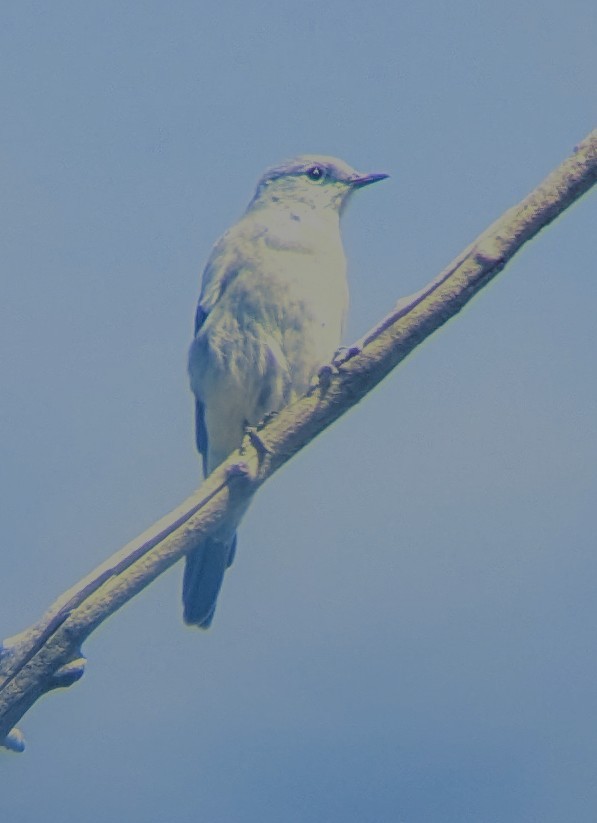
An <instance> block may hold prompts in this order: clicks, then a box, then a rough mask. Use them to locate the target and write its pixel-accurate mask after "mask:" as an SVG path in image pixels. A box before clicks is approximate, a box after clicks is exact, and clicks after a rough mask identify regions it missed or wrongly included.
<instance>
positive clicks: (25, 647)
mask: <svg viewBox="0 0 597 823" xmlns="http://www.w3.org/2000/svg"><path fill="white" fill-rule="evenodd" d="M595 182H597V130H595V131H593V132H591V133H590V134H589V135H588V136H587V137H586V138H585V139H584V140H583V141H582V143H580V144H579V145H578V146H577V147H576V149H575V151H574V153H573V154H572V155H571V156H570V157H568V158H567V159H566V160H565V161H564V162H563V163H562V164H561V165H560V166H559V167H558V168H557V169H555V170H554V171H553V172H552V173H551V174H550V175H549V176H548V177H547V178H546V179H545V180H544V181H543V182H542V183H541V184H540V185H539V186H538V187H537V188H536V189H535V190H534V191H532V192H531V193H530V194H529V195H528V196H527V197H526V198H525V199H524V200H523V201H522V202H520V203H519V204H518V205H516V206H514V207H512V208H511V209H509V210H508V211H507V212H506V213H505V214H504V215H503V216H502V217H501V218H500V219H499V220H497V221H496V222H495V223H493V225H491V226H490V227H489V228H488V229H487V230H486V231H485V232H483V234H481V235H480V236H479V237H478V238H477V239H476V240H475V241H474V242H473V243H472V244H471V245H470V246H468V248H466V249H465V250H464V251H463V252H462V253H461V254H460V255H459V256H458V257H457V258H456V259H455V260H454V261H453V262H452V263H450V265H449V266H447V268H446V269H444V271H442V272H441V273H440V274H439V275H438V276H437V277H436V278H435V279H434V280H433V281H431V283H429V284H428V285H427V286H426V287H425V288H424V289H422V290H421V291H420V292H418V293H417V294H415V295H412V296H411V297H409V298H404V299H402V300H400V301H399V303H398V304H397V305H396V306H395V307H394V309H393V310H392V311H391V312H390V313H389V314H388V315H387V316H386V317H385V318H384V319H383V320H382V321H381V322H380V323H379V324H378V325H377V326H376V327H375V328H373V329H372V330H371V331H370V332H369V333H368V334H366V335H365V337H364V338H362V340H360V341H359V342H358V343H357V344H355V345H354V346H352V347H351V348H349V349H346V350H344V351H343V352H342V353H340V354H339V355H338V356H337V358H336V360H335V362H334V363H333V364H331V365H330V366H327V367H324V369H322V372H321V374H320V377H319V380H318V382H317V384H316V385H314V386H313V387H312V388H311V390H310V391H309V392H308V393H307V394H306V395H305V396H304V397H302V398H301V399H300V400H298V401H297V402H296V403H294V404H293V405H292V406H290V407H288V408H286V409H284V410H283V411H282V412H280V414H278V415H275V416H274V417H272V418H271V419H269V420H267V421H264V422H263V423H262V424H260V425H259V426H258V427H257V429H255V430H253V431H251V432H248V433H247V436H246V437H245V440H244V442H243V444H242V447H241V449H240V450H238V451H237V452H234V453H233V454H232V455H230V457H229V458H228V459H227V460H226V461H225V463H223V464H222V465H221V466H220V467H219V468H218V469H216V471H215V472H213V473H212V474H211V475H210V477H208V478H207V479H206V481H205V482H204V483H203V484H202V485H201V487H200V488H199V489H198V490H197V491H196V492H195V493H194V494H193V495H191V497H189V498H187V500H185V501H184V502H183V503H182V504H181V505H180V506H179V507H178V508H177V509H175V510H174V511H172V512H171V513H170V514H168V515H166V516H165V517H164V518H162V519H161V520H159V521H158V522H157V523H155V524H154V525H153V526H152V527H151V528H150V529H148V530H147V531H146V532H144V533H143V534H142V535H140V536H139V537H138V538H136V539H135V540H134V541H132V542H131V543H129V544H128V545H127V546H125V547H124V548H123V549H122V550H121V551H119V552H118V553H117V554H115V555H113V556H112V557H111V558H109V559H108V560H107V561H106V562H105V563H103V564H102V565H101V566H100V567H98V568H97V569H95V570H94V571H93V572H92V573H91V574H90V575H88V576H87V577H86V578H85V579H83V580H81V581H80V582H79V583H77V584H76V585H75V586H74V587H73V588H72V589H70V590H69V591H67V592H66V593H65V594H63V595H62V596H61V597H60V598H59V599H58V600H57V601H56V602H55V603H54V604H53V605H52V606H51V607H50V609H49V610H48V611H47V612H46V614H45V615H44V616H43V617H42V618H41V619H40V620H39V621H38V622H37V623H36V624H34V625H33V626H31V627H29V628H28V629H26V630H25V631H24V632H22V633H21V634H19V635H16V636H15V637H12V638H9V639H8V640H6V641H5V642H4V644H2V646H0V741H2V743H0V745H4V746H5V747H6V748H8V749H12V750H13V751H22V750H23V748H24V741H23V736H22V734H21V732H20V731H19V730H18V729H16V728H14V725H15V723H17V722H18V721H19V720H20V718H21V717H22V716H23V715H24V714H25V712H26V711H27V710H28V709H29V708H30V707H31V706H32V705H33V704H34V703H35V701H36V700H37V699H38V698H39V697H40V696H41V695H42V694H44V693H46V692H48V691H51V690H52V689H55V688H58V687H64V686H69V685H71V684H72V683H74V682H75V681H76V680H78V679H79V678H80V677H81V676H82V675H83V672H84V666H85V659H84V657H83V655H82V653H81V645H82V643H83V642H84V640H85V639H86V638H87V637H88V636H89V635H90V634H91V632H92V631H93V630H94V629H95V628H96V627H97V626H98V625H99V624H100V623H101V622H102V621H104V620H105V619H106V618H107V617H109V616H110V615H111V614H113V613H114V612H115V611H116V610H117V609H119V608H120V606H122V605H124V603H126V602H127V601H128V600H130V599H131V598H132V597H134V596H135V595H136V594H138V593H139V592H140V591H141V590H142V589H143V588H145V586H147V585H149V583H151V582H152V581H153V580H154V579H155V578H156V577H157V576H158V575H159V574H161V573H162V572H163V571H165V570H166V569H167V568H169V567H170V566H171V565H172V564H173V563H175V562H176V561H177V560H179V559H180V558H181V557H182V555H183V554H186V553H187V552H188V551H190V550H191V549H192V548H194V547H195V546H196V545H197V543H198V542H199V541H200V540H202V539H203V538H204V537H205V536H206V535H208V534H209V533H211V532H212V531H214V530H215V529H216V528H217V527H218V526H219V525H220V524H221V523H222V521H223V520H224V519H225V518H231V519H234V518H235V517H238V515H239V513H240V512H241V511H243V510H244V507H245V505H246V502H247V501H248V499H249V498H250V497H251V496H252V495H253V494H255V492H256V491H257V489H258V488H259V487H260V486H261V485H262V484H263V483H264V482H265V481H266V480H267V479H268V478H269V477H270V476H271V475H272V474H273V473H274V472H275V471H276V470H277V469H278V468H279V467H280V466H281V465H282V464H283V463H285V462H286V461H287V460H289V459H290V458H291V457H292V456H293V455H294V454H296V452H297V451H299V450H300V449H301V448H303V446H305V445H306V444H307V443H309V442H310V441H311V440H312V439H313V438H314V437H315V436H316V435H317V434H319V433H320V432H321V431H323V430H324V429H325V428H327V427H328V426H329V425H330V424H331V423H333V422H334V421H335V420H336V419H337V418H338V417H340V415H342V414H344V413H345V412H346V411H347V410H348V409H349V408H351V407H352V406H353V405H355V404H356V403H358V402H359V401H360V400H361V399H362V398H363V397H364V396H365V395H366V394H367V392H369V391H370V390H371V389H372V388H373V387H374V386H375V385H377V383H379V382H380V381H381V380H383V378H384V377H385V376H386V375H387V374H388V373H389V372H390V371H391V370H392V369H393V368H394V367H395V366H397V365H398V363H400V362H401V361H402V360H404V358H405V357H407V355H408V354H410V353H411V352H412V351H413V350H414V349H415V348H416V347H417V346H418V345H419V344H420V343H421V342H422V341H423V340H425V339H426V338H427V337H429V335H431V334H432V333H433V332H434V331H436V330H437V329H438V328H439V327H440V326H442V325H443V324H444V323H445V322H446V321H447V320H449V319H450V318H451V317H454V315H456V314H457V313H458V312H459V311H460V309H461V308H462V307H463V306H464V305H466V303H468V302H469V300H471V298H472V297H474V295H475V294H477V292H479V291H480V290H481V289H482V288H483V287H484V286H485V285H486V284H487V283H489V281H490V280H492V279H493V278H494V277H495V276H496V275H497V274H498V273H499V272H500V271H501V270H502V269H503V268H504V266H505V265H506V264H507V262H508V261H509V260H510V259H511V258H512V257H513V256H514V254H515V253H516V252H517V251H518V249H520V247H521V246H522V245H523V244H524V243H526V242H527V241H528V240H530V239H531V238H532V237H534V236H535V235H536V234H537V233H538V232H539V231H540V230H541V229H542V228H544V227H545V226H547V225H548V224H549V223H551V221H552V220H554V219H555V218H556V217H557V216H558V215H559V214H561V213H562V212H563V211H564V210H565V209H566V208H568V206H570V205H571V204H572V203H573V202H575V201H576V200H578V199H579V198H580V197H581V196H582V195H583V194H584V193H585V192H587V191H588V190H589V189H590V188H591V187H592V186H593V185H594V184H595Z"/></svg>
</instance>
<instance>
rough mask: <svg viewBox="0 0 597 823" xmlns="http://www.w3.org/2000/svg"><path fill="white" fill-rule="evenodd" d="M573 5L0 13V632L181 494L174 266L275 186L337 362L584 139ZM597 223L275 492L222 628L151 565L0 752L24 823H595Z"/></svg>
mask: <svg viewBox="0 0 597 823" xmlns="http://www.w3.org/2000/svg"><path fill="white" fill-rule="evenodd" d="M596 28H597V14H596V12H595V7H594V4H593V3H592V2H589V0H587V1H586V2H585V1H584V0H571V2H570V3H568V4H565V5H564V4H560V3H553V2H547V3H545V2H541V3H540V2H538V0H528V1H527V2H524V0H523V2H520V0H517V2H514V0H504V2H502V3H501V4H488V3H478V2H475V3H473V2H461V3H458V4H447V3H442V2H437V0H430V1H429V2H424V3H409V2H405V3H400V4H398V3H394V2H382V0H372V2H370V3H369V4H362V3H354V2H352V0H350V1H349V2H343V3H340V2H328V3H320V2H319V3H315V2H311V0H305V1H304V2H302V3H300V4H291V3H287V2H285V0H282V2H273V0H270V2H264V1H263V0H258V1H257V2H255V3H253V4H241V3H238V2H236V3H234V2H220V3H218V4H209V5H208V4H204V3H197V2H184V1H182V2H177V3H172V4H166V3H159V2H143V3H141V2H127V3H115V2H103V3H97V2H85V3H76V2H62V1H61V0H55V2H52V3H41V2H26V0H21V1H20V2H10V1H9V2H6V3H4V4H3V6H2V9H1V11H0V77H1V78H2V80H1V81H0V100H1V105H2V123H1V125H0V164H1V166H0V168H1V174H2V178H3V192H4V196H3V197H2V198H1V199H0V209H1V216H0V237H1V244H2V250H3V271H4V275H3V279H2V301H1V302H0V351H1V353H2V356H1V358H0V381H1V385H2V388H3V394H2V403H1V405H0V423H1V425H0V463H1V466H2V469H1V472H0V487H1V489H2V507H1V508H2V524H3V546H4V548H3V551H2V573H1V575H0V625H1V627H2V630H1V632H0V634H2V635H4V636H7V635H10V634H13V633H14V632H16V631H18V630H20V629H22V628H24V627H25V626H26V625H28V624H29V623H31V622H32V621H34V620H35V619H36V618H37V617H38V616H39V615H40V614H41V613H42V612H43V610H44V609H45V608H46V606H47V605H48V604H49V603H50V602H51V601H52V600H53V599H54V598H55V597H56V596H57V595H58V594H59V593H60V592H62V591H63V590H64V589H66V588H67V587H69V586H70V585H71V584H72V583H73V582H74V581H75V580H77V579H78V578H79V577H81V576H82V575H84V574H85V573H86V572H87V571H88V570H89V569H91V568H92V567H93V566H95V565H96V564H97V563H99V562H100V561H101V560H103V559H104V557H105V556H107V555H108V554H110V553H111V552H113V551H114V550H116V549H117V548H119V547H120V546H121V545H122V544H124V543H125V542H126V541H127V540H129V539H131V538H132V537H134V536H135V535H136V534H137V533H139V532H140V531H142V530H143V529H144V528H145V527H146V526H148V525H149V524H150V523H152V522H153V521H154V520H155V519H157V518H158V517H159V516H161V515H162V514H164V513H165V512H167V511H169V510H170V509H171V508H173V507H174V506H175V505H177V504H178V503H179V502H180V501H181V500H182V499H183V498H184V497H185V496H186V495H188V494H189V493H190V492H191V491H192V489H193V488H194V487H195V486H196V484H197V482H198V478H199V472H200V464H199V460H198V458H197V455H196V454H195V453H194V448H193V406H192V401H191V396H190V393H189V390H188V387H187V380H186V374H185V365H186V364H185V361H186V351H187V347H188V344H189V341H190V335H191V330H192V322H193V314H194V308H195V302H196V298H197V294H198V288H199V276H200V272H201V268H202V265H203V262H204V261H205V259H206V257H207V255H208V253H209V250H210V247H211V244H212V243H213V242H214V240H215V239H216V238H217V237H218V235H219V234H220V233H221V232H222V231H223V230H224V229H225V228H226V227H227V226H228V225H229V224H230V223H231V222H233V221H234V220H235V219H236V218H237V217H238V216H239V215H240V214H241V213H242V211H243V209H244V207H245V206H246V204H247V202H248V200H249V199H250V197H251V195H252V191H253V187H254V184H255V181H256V179H257V178H258V177H259V175H260V173H261V171H262V170H263V168H265V167H266V166H267V165H269V164H271V163H273V162H276V161H278V160H281V159H284V158H285V157H287V156H291V155H293V154H296V153H299V152H321V153H326V154H334V155H338V156H340V157H342V158H343V159H345V160H347V161H348V162H350V163H351V164H353V165H355V166H356V167H358V168H360V169H362V170H364V171H373V170H374V171H387V172H389V173H390V174H391V175H392V177H391V179H390V180H389V181H387V182H385V183H383V184H380V185H379V186H375V187H372V188H371V189H368V190H366V191H364V192H362V193H361V194H359V196H358V197H355V198H354V202H353V203H352V205H351V207H350V210H349V212H348V213H347V215H346V217H345V220H344V237H345V245H346V250H347V255H348V258H349V273H350V281H351V313H350V322H349V329H348V334H347V340H348V341H350V340H351V339H355V338H357V337H359V336H360V335H361V334H362V333H363V332H364V331H365V330H366V329H367V328H368V327H370V326H371V325H372V324H374V323H375V321H376V320H377V319H378V318H379V317H380V316H382V315H383V314H384V313H385V312H386V311H387V310H389V309H390V307H391V306H392V305H393V303H394V302H395V300H396V299H397V298H399V297H400V296H401V295H404V294H408V293H410V292H412V291H415V290H416V289H417V288H419V287H421V286H422V285H423V284H424V283H425V282H427V281H428V280H429V279H431V277H432V276H434V275H435V274H436V273H437V272H438V271H439V270H440V269H441V268H442V267H443V266H444V265H445V264H446V263H447V262H448V261H449V260H450V259H451V258H452V257H453V256H454V255H455V254H456V253H457V252H459V251H460V250H461V249H462V248H463V247H464V246H465V245H467V244H468V243H469V242H470V241H471V240H472V239H473V238H474V237H475V236H476V235H477V234H478V233H479V232H480V231H482V230H483V229H484V228H485V227H486V226H487V225H488V224H489V223H490V222H491V221H493V220H494V219H495V218H496V217H498V216H499V215H500V214H501V213H502V212H503V211H504V210H505V209H506V208H507V207H509V206H510V205H512V204H514V203H515V202H517V201H518V200H519V199H520V198H521V197H523V196H524V195H525V194H526V193H527V192H528V191H529V190H530V189H531V188H532V187H533V186H534V185H536V184H537V183H538V182H539V181H540V180H541V179H542V178H543V177H544V176H545V175H546V174H547V173H548V172H549V171H550V170H551V169H552V168H553V167H555V166H556V165H557V164H558V162H560V161H561V160H562V159H563V158H564V157H565V156H567V155H568V154H569V153H570V151H571V150H572V148H573V146H574V145H575V143H577V142H578V141H579V140H581V139H582V138H583V137H584V136H585V135H586V133H587V132H588V131H589V130H590V129H591V128H593V127H594V126H595V112H596V109H597V105H596V104H597V86H596V84H595V77H597V51H596V49H595V42H597V31H596ZM596 222H597V201H596V200H595V196H594V195H592V196H591V195H589V197H587V198H585V199H584V200H583V201H582V202H581V203H579V204H578V205H576V206H575V207H574V208H572V209H571V210H570V211H568V212H567V213H566V214H565V215H564V216H563V217H562V218H561V219H559V220H558V221H557V222H556V224H554V225H553V226H552V227H550V228H549V229H548V230H547V231H545V232H544V233H543V234H542V235H540V236H539V238H538V239H536V240H535V241H533V242H532V243H531V244H530V245H529V246H528V247H527V248H525V249H524V250H523V251H522V253H520V254H519V255H518V256H517V257H516V259H515V261H514V262H513V263H512V265H510V266H509V267H508V269H507V270H506V271H505V272H504V273H503V274H502V275H501V276H500V278H499V279H498V281H497V282H495V283H494V284H492V285H491V286H490V287H489V288H488V289H486V290H485V291H484V292H483V293H482V294H481V295H480V296H479V297H477V298H476V299H475V300H474V301H473V303H472V304H471V305H470V306H469V307H468V308H467V309H466V310H465V311H464V312H463V313H462V314H461V315H460V316H459V317H458V318H457V319H456V320H454V321H452V322H451V323H450V324H448V326H446V327H445V328H444V329H442V330H441V332H439V333H438V334H437V335H435V336H434V337H433V338H432V339H431V340H429V341H428V342H427V343H425V345H424V346H423V347H421V349H420V350H418V351H417V352H416V353H415V355H414V356H413V357H411V358H410V359H409V360H408V361H407V362H406V363H405V364H404V365H403V366H401V368H400V369H399V370H398V371H396V372H395V373H393V374H392V375H391V376H390V377H389V378H388V379H387V380H386V381H385V382H384V384H383V385H382V386H381V387H379V388H378V389H376V390H375V391H374V392H373V394H372V395H370V396H369V397H368V398H367V399H366V400H365V401H363V402H362V403H361V404H360V405H359V406H358V408H356V409H355V410H353V411H352V412H351V413H350V414H349V415H347V416H346V417H345V418H343V419H342V420H341V421H339V422H338V423H337V424H336V425H335V426H334V427H333V428H332V429H331V430H330V431H328V432H327V433H326V434H325V435H323V436H322V437H321V438H319V439H318V440H317V441H316V442H315V443H313V444H312V445H311V446H310V447H309V448H308V449H306V450H305V451H304V452H303V453H301V454H300V455H299V456H298V457H297V458H296V459H295V460H293V461H292V462H291V463H290V464H289V465H288V466H287V467H285V468H284V470H283V471H281V472H280V473H279V474H278V476H276V477H275V479H274V480H273V482H271V483H270V484H268V485H267V486H266V487H264V489H263V490H262V492H261V493H260V495H259V497H258V498H257V499H256V500H255V502H254V505H253V507H252V508H251V510H250V512H249V514H248V515H247V517H246V519H245V521H244V522H243V525H242V529H241V532H240V539H239V550H238V554H237V559H236V561H235V564H234V567H233V568H232V569H231V571H230V573H229V574H228V575H227V579H226V582H225V586H224V590H223V592H222V595H221V598H220V602H219V607H218V612H217V615H216V619H215V621H214V625H213V627H212V629H210V631H209V632H207V633H199V632H197V631H193V630H190V629H187V628H184V627H183V625H182V622H181V608H180V602H179V601H180V591H179V589H180V575H181V569H180V568H175V569H173V570H171V571H170V572H169V573H167V574H166V575H164V576H163V577H162V578H161V579H160V580H158V581H157V582H156V583H155V585H153V586H152V587H150V588H149V589H148V590H147V591H146V592H144V593H143V594H141V595H140V596H139V597H137V598H136V599H135V600H134V601H133V602H132V603H130V604H129V605H128V606H127V607H125V608H124V609H123V610H122V611H121V612H119V613H118V614H117V615H116V616H115V617H113V618H112V619H110V620H109V621H108V622H107V623H106V624H105V625H104V626H103V627H101V628H100V630H98V631H97V632H96V633H95V634H94V635H93V636H92V638H91V639H90V640H89V642H88V643H87V644H86V646H85V652H86V653H87V655H88V657H89V663H88V671H87V674H86V675H85V678H84V679H83V680H82V681H81V683H79V684H77V685H76V686H75V687H73V688H72V689H70V690H69V691H67V692H64V693H57V694H54V695H52V696H50V697H48V698H47V699H45V700H43V701H41V702H40V703H38V704H37V705H36V706H35V708H34V709H33V710H32V711H31V712H30V713H29V714H28V715H27V717H26V718H25V719H24V721H23V724H22V725H23V728H24V731H25V733H26V736H27V740H28V749H27V751H26V753H25V754H24V755H23V756H21V757H16V756H9V755H6V756H4V757H0V780H1V785H2V789H1V791H0V817H2V819H6V820H11V821H14V822H15V823H33V822H34V821H35V822H37V821H38V820H40V819H43V820H44V821H45V823H54V821H56V822H57V821H61V823H70V821H75V820H81V819H85V820H86V821H87V822H88V823H96V821H98V822H99V821H105V820H110V819H122V820H127V821H128V823H154V821H155V822H156V823H157V821H163V820H169V819H176V820H178V821H180V823H187V821H189V822H190V821H196V820H205V821H209V822H210V823H229V822H230V821H234V823H237V821H238V823H254V821H255V823H257V821H258V822H259V823H270V821H271V823H274V821H276V823H278V822H279V821H284V822H285V823H303V821H326V823H336V821H338V822H339V821H342V823H353V821H354V823H357V822H358V823H363V821H376V823H378V822H380V823H386V821H387V823H428V822H429V821H432V822H433V823H434V821H441V823H451V822H452V821H454V823H468V822H469V821H470V823H498V821H499V823H502V821H503V822H504V823H510V821H525V823H526V821H541V823H550V821H553V822H554V823H555V821H561V820H565V819H568V820H575V821H593V820H594V814H595V812H594V810H595V807H596V806H597V784H596V782H595V779H594V775H595V770H596V768H597V743H596V742H595V741H596V740H597V721H596V720H595V718H596V717H597V686H596V683H597V662H596V654H595V652H596V646H595V624H596V623H597V605H596V598H595V588H596V582H597V557H596V552H595V544H596V540H595V527H594V511H595V500H596V499H597V476H596V471H595V463H596V458H597V436H596V433H595V420H596V419H597V381H596V379H595V352H596V347H597V337H596V324H595V320H594V306H595V305H596V304H597V278H596V276H595V259H596V257H597V245H596V234H597V233H596V231H595V226H596Z"/></svg>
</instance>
